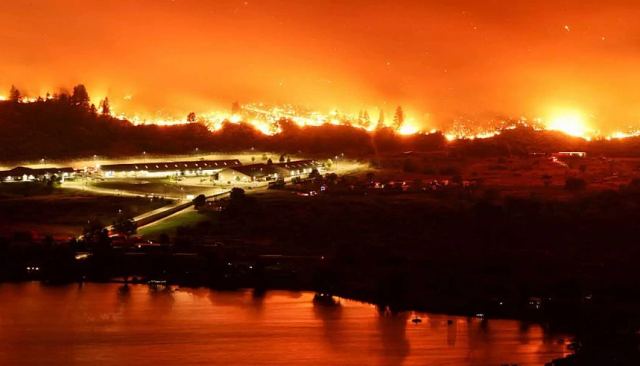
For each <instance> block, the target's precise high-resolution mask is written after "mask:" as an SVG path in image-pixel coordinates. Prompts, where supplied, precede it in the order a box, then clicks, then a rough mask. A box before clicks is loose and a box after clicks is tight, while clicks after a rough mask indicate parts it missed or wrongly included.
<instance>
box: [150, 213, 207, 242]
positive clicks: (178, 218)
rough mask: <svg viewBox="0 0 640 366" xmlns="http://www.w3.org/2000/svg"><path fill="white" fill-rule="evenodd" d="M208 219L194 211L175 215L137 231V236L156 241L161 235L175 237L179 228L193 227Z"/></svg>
mask: <svg viewBox="0 0 640 366" xmlns="http://www.w3.org/2000/svg"><path fill="white" fill-rule="evenodd" d="M208 219H209V217H208V216H207V215H205V214H201V213H199V212H198V211H196V210H194V209H190V210H187V211H184V212H180V213H177V214H175V215H172V216H169V217H167V218H165V219H162V220H160V221H157V222H155V223H153V224H150V225H147V226H145V227H143V228H140V229H139V230H138V234H140V235H142V236H144V237H145V238H148V239H157V238H158V237H159V236H160V235H161V234H167V235H170V236H172V235H175V233H176V230H177V229H178V228H179V227H180V226H186V227H189V226H194V225H196V224H198V223H199V222H203V221H206V220H208Z"/></svg>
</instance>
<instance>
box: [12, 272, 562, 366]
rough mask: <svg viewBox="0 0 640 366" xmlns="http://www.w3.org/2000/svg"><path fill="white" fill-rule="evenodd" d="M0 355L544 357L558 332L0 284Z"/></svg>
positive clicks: (363, 359) (194, 292) (294, 296)
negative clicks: (555, 333)
mask: <svg viewBox="0 0 640 366" xmlns="http://www.w3.org/2000/svg"><path fill="white" fill-rule="evenodd" d="M0 299H1V302H2V303H1V304H0V365H118V366H122V365H301V364H303V365H354V366H355V365H389V366H391V365H496V366H499V365H502V364H506V363H509V364H518V365H521V366H522V365H544V363H545V362H548V361H550V360H551V359H553V358H558V357H562V356H564V355H566V354H567V350H566V345H565V343H566V342H567V340H566V339H563V338H561V337H559V336H557V335H549V334H546V333H545V332H544V331H543V329H542V328H541V327H540V326H538V325H527V324H523V323H521V322H518V321H511V320H489V321H481V320H479V319H476V318H471V319H469V318H465V317H455V316H447V315H436V314H418V315H419V316H420V317H421V318H422V323H420V324H413V323H412V322H411V318H412V317H413V315H412V314H409V313H406V314H399V315H381V314H380V313H379V312H378V311H377V309H376V308H375V307H374V306H371V305H369V304H363V303H359V302H355V301H348V300H344V299H341V300H340V305H339V306H326V305H324V306H323V305H317V304H315V305H314V303H313V301H312V300H313V294H312V293H308V292H291V291H273V292H267V293H266V294H264V296H256V295H254V294H253V293H252V291H237V292H218V291H212V290H208V289H186V288H178V289H174V290H173V291H152V290H150V289H149V288H147V287H146V286H143V285H135V286H129V287H128V289H127V290H123V289H122V286H121V285H118V284H85V285H83V286H78V285H69V286H56V287H52V286H44V285H41V284H39V283H23V284H0Z"/></svg>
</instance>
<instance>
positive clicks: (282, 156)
mask: <svg viewBox="0 0 640 366" xmlns="http://www.w3.org/2000/svg"><path fill="white" fill-rule="evenodd" d="M279 161H280V162H281V163H284V162H285V157H284V154H282V155H280V159H279Z"/></svg>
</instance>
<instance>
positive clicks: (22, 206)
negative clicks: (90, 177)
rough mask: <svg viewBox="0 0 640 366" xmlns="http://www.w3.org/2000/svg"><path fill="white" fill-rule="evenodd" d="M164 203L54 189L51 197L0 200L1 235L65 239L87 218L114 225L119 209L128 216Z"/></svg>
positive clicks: (75, 233) (81, 225) (79, 228)
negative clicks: (26, 235) (21, 233)
mask: <svg viewBox="0 0 640 366" xmlns="http://www.w3.org/2000/svg"><path fill="white" fill-rule="evenodd" d="M168 203H169V202H168V201H165V200H158V199H156V200H151V199H146V198H137V197H112V196H100V195H92V194H90V193H89V194H87V193H85V192H75V191H72V190H58V189H56V190H54V191H53V192H52V193H51V194H47V195H37V196H29V197H5V198H3V199H0V235H3V236H11V235H14V234H15V233H16V232H29V233H31V234H32V235H33V236H44V235H52V236H54V237H56V238H67V237H71V236H75V235H78V234H80V233H81V232H82V228H83V226H84V224H85V223H86V222H87V220H89V219H98V220H100V221H101V222H103V223H105V224H110V223H111V222H113V220H114V218H115V217H116V215H118V212H119V210H122V212H123V213H124V214H125V215H127V216H130V217H133V216H136V215H139V214H142V213H144V212H147V211H150V210H154V209H156V208H159V207H162V206H164V205H166V204H168Z"/></svg>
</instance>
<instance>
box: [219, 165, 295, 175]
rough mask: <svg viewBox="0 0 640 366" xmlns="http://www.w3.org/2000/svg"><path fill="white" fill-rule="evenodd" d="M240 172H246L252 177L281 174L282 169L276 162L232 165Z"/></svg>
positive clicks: (233, 168)
mask: <svg viewBox="0 0 640 366" xmlns="http://www.w3.org/2000/svg"><path fill="white" fill-rule="evenodd" d="M229 169H231V170H234V171H236V172H238V173H240V174H244V175H247V176H250V177H264V176H267V175H272V174H276V173H278V174H281V173H282V171H281V170H280V168H278V167H277V166H276V164H251V165H241V166H235V167H230V168H229Z"/></svg>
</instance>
